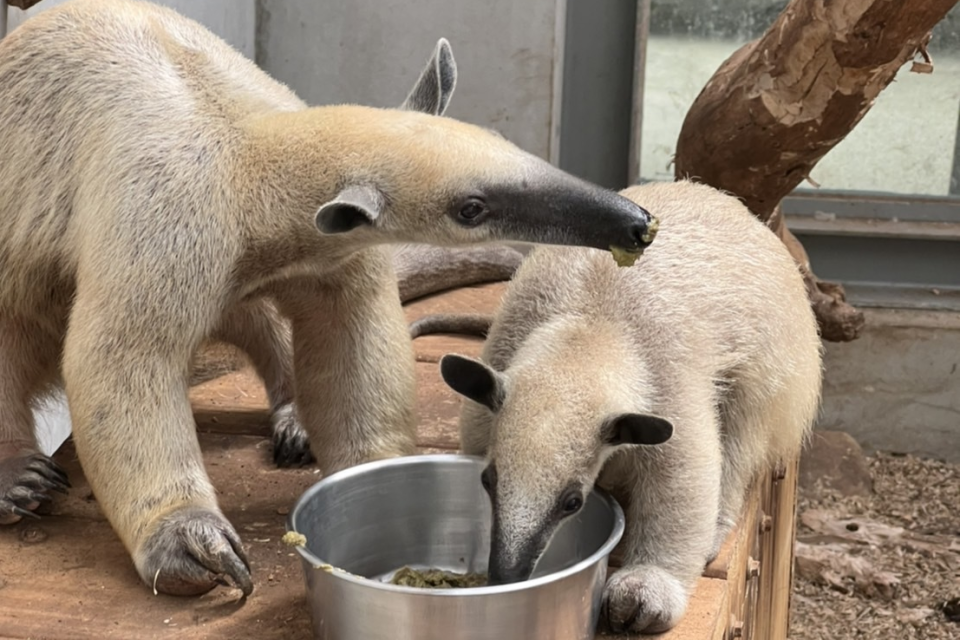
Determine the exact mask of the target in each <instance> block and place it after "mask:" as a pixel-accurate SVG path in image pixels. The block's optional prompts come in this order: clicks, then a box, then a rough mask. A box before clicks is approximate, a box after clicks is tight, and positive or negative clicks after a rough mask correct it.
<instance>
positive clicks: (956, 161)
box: [950, 109, 960, 196]
mask: <svg viewBox="0 0 960 640" xmlns="http://www.w3.org/2000/svg"><path fill="white" fill-rule="evenodd" d="M953 145H954V146H953V171H951V172H950V195H952V196H960V109H958V110H957V135H956V137H955V138H954V139H953Z"/></svg>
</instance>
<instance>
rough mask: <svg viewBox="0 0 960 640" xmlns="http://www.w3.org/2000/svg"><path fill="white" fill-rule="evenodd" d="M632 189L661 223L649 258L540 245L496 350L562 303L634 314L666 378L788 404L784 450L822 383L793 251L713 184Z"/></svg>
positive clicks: (572, 310)
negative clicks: (626, 263)
mask: <svg viewBox="0 0 960 640" xmlns="http://www.w3.org/2000/svg"><path fill="white" fill-rule="evenodd" d="M622 193H623V194H624V195H626V196H627V197H628V198H630V199H631V200H634V201H635V202H637V203H639V204H640V205H641V206H643V207H644V208H646V209H647V210H649V211H650V212H651V213H653V214H654V215H655V216H657V217H658V218H659V220H660V223H661V224H660V231H659V233H658V235H657V238H656V240H655V241H654V242H653V244H652V245H651V246H650V248H649V249H647V250H646V252H645V253H644V255H643V257H641V258H640V260H639V261H638V262H637V263H636V264H635V265H634V266H633V267H630V268H619V267H617V266H616V264H615V263H614V261H613V259H612V258H611V257H610V254H609V253H605V252H601V251H594V250H587V249H579V248H554V247H543V248H538V249H536V250H535V251H534V252H532V253H531V255H530V256H529V257H528V259H527V260H526V261H525V262H524V264H523V265H522V266H521V268H520V270H519V272H518V273H517V275H516V276H515V278H514V282H513V283H512V285H511V287H510V290H509V293H508V294H507V296H506V297H505V298H504V303H503V307H502V308H503V311H502V313H501V315H500V317H498V319H497V323H496V325H495V326H494V327H493V328H492V330H491V339H490V341H489V342H494V343H496V345H497V346H490V349H491V351H496V352H499V353H500V354H501V355H500V356H499V357H500V358H501V359H502V358H505V357H506V358H508V357H509V356H508V355H507V354H508V353H510V352H512V351H513V350H514V349H515V348H516V346H517V345H518V344H519V342H520V341H521V340H522V339H523V337H524V336H525V335H526V334H527V333H528V332H529V331H530V330H531V329H532V328H533V327H534V326H536V325H538V324H542V323H543V322H545V321H547V320H549V319H550V318H551V317H555V316H557V315H561V314H567V315H570V314H573V315H582V316H584V317H587V318H589V317H590V316H599V317H602V318H606V319H609V318H614V319H619V320H625V321H626V324H627V326H629V327H630V332H631V334H632V342H633V345H634V348H635V349H636V350H637V351H638V352H639V353H640V354H642V358H643V360H644V361H645V362H647V363H648V364H649V365H650V366H651V369H652V370H653V371H654V374H655V375H656V376H658V378H659V382H660V383H662V388H667V389H669V388H671V387H672V388H674V389H676V385H684V384H688V383H690V384H693V383H695V381H698V380H699V381H704V382H710V381H715V382H716V383H719V384H720V386H721V387H723V388H727V392H728V400H729V402H730V403H732V404H731V407H732V409H733V410H737V409H738V408H739V407H741V406H743V405H745V404H750V403H753V404H754V405H760V404H761V403H770V406H776V407H778V409H777V411H778V412H779V413H780V415H776V416H773V415H771V416H768V418H769V422H771V424H767V425H766V426H765V427H764V430H765V431H767V433H768V435H769V440H768V441H767V442H766V444H765V447H764V448H768V450H769V453H770V454H771V455H774V456H777V455H782V454H783V453H786V452H787V451H789V450H790V449H792V448H793V447H795V446H796V444H797V443H798V442H799V433H800V432H802V431H804V430H805V429H807V428H808V427H809V426H810V424H811V422H812V420H813V417H814V415H815V413H816V410H817V405H818V402H819V389H820V351H819V350H820V339H819V336H818V332H817V327H816V321H815V318H814V316H813V314H812V312H811V309H810V305H809V302H808V299H807V295H806V291H805V288H804V285H803V281H802V278H801V275H800V273H799V270H798V268H797V266H796V264H795V262H794V260H793V259H792V258H791V256H790V255H789V253H788V252H787V251H786V249H785V247H784V246H783V244H782V243H781V241H780V240H779V239H778V238H777V237H776V236H775V235H774V234H773V233H772V232H771V231H770V230H769V229H767V228H766V227H765V225H763V224H762V223H761V222H759V221H758V220H757V219H756V218H754V217H753V216H752V215H751V214H750V212H749V211H748V210H747V209H746V208H745V207H744V206H743V205H742V204H741V203H740V202H739V201H737V200H736V199H734V198H732V197H730V196H727V195H725V194H722V193H721V192H718V191H716V190H714V189H712V188H710V187H707V186H704V185H699V184H695V183H690V182H674V183H658V184H649V185H643V186H637V187H632V188H630V189H627V190H625V191H624V192H622ZM491 355H493V354H492V353H491ZM497 359H498V358H497V356H494V358H493V364H494V365H495V366H497V364H498V363H497V362H496V360H497ZM668 393H669V391H668ZM678 395H679V394H678Z"/></svg>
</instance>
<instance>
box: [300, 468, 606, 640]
mask: <svg viewBox="0 0 960 640" xmlns="http://www.w3.org/2000/svg"><path fill="white" fill-rule="evenodd" d="M484 466H485V463H484V461H483V460H482V459H481V458H476V457H473V456H462V455H417V456H409V457H404V458H392V459H389V460H382V461H377V462H371V463H368V464H363V465H358V466H356V467H352V468H350V469H346V470H344V471H341V472H339V473H336V474H334V475H331V476H330V477H328V478H324V479H323V480H321V481H320V482H318V483H317V484H315V485H314V486H312V487H311V488H310V489H308V490H307V491H306V492H305V493H304V494H303V495H302V496H301V497H300V499H299V500H298V501H297V503H296V505H295V506H294V508H293V510H292V511H291V513H290V516H289V519H288V522H287V528H288V529H289V530H290V531H295V532H297V533H300V534H302V535H304V536H305V537H306V539H307V542H306V546H305V547H303V546H298V547H296V549H297V551H298V552H299V553H300V558H301V560H302V561H303V569H304V573H305V576H306V589H307V601H308V603H309V606H310V613H311V616H312V619H313V628H314V633H315V636H316V637H317V638H318V639H322V640H380V639H383V640H584V639H589V638H593V637H594V631H595V629H596V624H597V619H598V616H599V613H600V599H601V595H602V593H603V586H604V583H605V582H606V577H607V561H608V558H609V555H610V552H611V551H613V548H614V547H615V546H616V545H617V543H618V542H619V541H620V538H621V536H622V535H623V529H624V519H623V511H622V510H621V509H620V506H619V505H618V504H617V503H616V501H615V500H613V499H612V498H611V497H610V496H609V495H607V494H606V493H604V492H602V491H599V490H597V491H594V492H593V493H592V494H591V495H590V496H589V497H588V498H587V501H586V504H585V505H584V507H583V509H582V510H581V511H580V513H579V514H577V515H576V516H574V517H571V518H570V519H568V520H566V521H565V522H564V523H563V524H562V525H561V526H560V528H559V529H558V530H557V533H556V534H555V536H554V537H553V539H552V540H551V542H550V544H549V546H548V547H547V549H546V551H545V553H544V555H543V556H542V557H541V559H540V561H539V562H538V564H537V567H536V570H535V571H534V574H533V576H531V578H530V579H529V580H527V581H524V582H518V583H513V584H507V585H500V586H485V587H474V588H458V589H420V588H414V587H401V586H396V585H392V584H389V581H390V579H391V578H392V576H393V574H394V572H396V571H397V570H398V569H400V568H402V567H404V566H410V567H413V568H416V569H424V568H437V569H444V570H447V571H455V572H458V573H465V572H480V573H483V572H486V570H487V560H488V555H489V550H490V528H491V508H490V500H489V498H488V497H487V495H486V493H485V492H484V490H483V487H482V486H481V484H480V473H481V472H482V471H483V468H484Z"/></svg>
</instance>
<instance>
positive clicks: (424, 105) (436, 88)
mask: <svg viewBox="0 0 960 640" xmlns="http://www.w3.org/2000/svg"><path fill="white" fill-rule="evenodd" d="M456 85H457V63H456V61H455V60H454V59H453V49H451V48H450V43H449V42H447V39H446V38H440V40H438V41H437V46H436V48H434V50H433V55H432V56H430V60H429V61H428V62H427V66H426V67H424V68H423V71H421V72H420V77H419V78H418V79H417V83H416V84H415V85H413V89H411V90H410V93H409V94H407V99H406V100H404V101H403V104H402V105H400V108H401V109H404V110H406V111H422V112H423V113H429V114H430V115H434V116H442V115H443V113H444V112H445V111H446V110H447V105H448V104H449V103H450V96H452V95H453V89H454V87H456Z"/></svg>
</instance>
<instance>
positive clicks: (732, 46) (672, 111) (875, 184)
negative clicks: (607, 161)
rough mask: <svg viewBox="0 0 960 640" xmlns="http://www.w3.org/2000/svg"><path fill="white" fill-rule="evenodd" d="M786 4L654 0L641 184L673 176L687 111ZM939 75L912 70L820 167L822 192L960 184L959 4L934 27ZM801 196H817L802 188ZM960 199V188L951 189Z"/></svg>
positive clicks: (942, 188) (924, 190)
mask: <svg viewBox="0 0 960 640" xmlns="http://www.w3.org/2000/svg"><path fill="white" fill-rule="evenodd" d="M786 4H787V2H786V0H729V1H724V2H719V1H718V0H714V1H712V2H709V3H705V2H701V1H698V0H654V1H653V3H652V9H651V20H650V37H649V40H648V42H647V66H646V82H645V86H644V105H643V131H642V148H641V176H642V177H643V179H645V180H669V179H672V177H673V166H672V164H671V159H672V156H673V154H674V151H675V148H676V141H677V136H678V135H679V133H680V126H681V125H682V123H683V118H684V117H685V115H686V113H687V110H688V109H689V107H690V105H691V104H692V103H693V100H694V99H695V98H696V97H697V95H698V94H699V93H700V90H701V89H702V88H703V86H704V85H705V84H706V82H707V81H708V80H709V79H710V77H711V76H712V75H713V73H714V71H716V69H717V67H719V66H720V64H721V63H722V62H723V61H724V60H725V59H726V58H727V57H728V56H729V55H730V54H732V53H733V52H734V51H736V50H737V49H738V48H739V47H740V46H742V45H743V44H745V43H746V42H748V41H750V40H752V39H754V38H756V37H759V36H760V35H761V34H762V33H763V31H764V30H765V29H766V28H767V27H768V26H769V25H770V24H771V23H772V22H773V20H774V19H776V16H777V15H778V14H779V13H780V11H781V10H782V9H783V7H784V6H786ZM929 51H930V54H931V56H932V57H933V62H934V73H933V74H932V75H928V74H918V73H911V72H910V71H909V64H908V65H905V66H904V67H903V68H902V69H901V70H900V72H899V73H898V74H897V78H896V80H895V81H894V82H893V84H891V85H890V86H889V87H887V88H886V89H885V90H884V91H883V92H882V93H881V94H880V96H879V97H878V98H877V102H876V104H875V105H874V106H873V108H872V109H871V110H870V112H869V113H868V114H867V115H866V117H864V119H863V120H862V121H861V122H860V123H859V124H858V125H857V127H856V128H854V130H853V131H852V132H851V133H850V134H849V135H848V136H847V138H846V139H844V140H843V141H842V142H840V143H839V144H838V145H837V146H836V147H834V148H833V149H832V150H831V151H830V153H829V154H827V156H826V157H825V158H824V159H823V160H821V161H820V162H819V163H818V164H817V166H816V167H814V170H813V173H812V176H811V177H812V178H813V179H814V180H816V181H817V182H818V183H819V184H820V189H819V191H872V192H878V191H879V192H892V193H900V194H918V195H930V196H946V195H948V194H949V193H950V190H951V179H953V180H956V179H957V172H958V168H957V164H958V163H960V158H956V157H955V156H956V155H957V135H958V134H957V127H958V113H960V5H958V6H957V7H955V8H954V9H953V10H951V12H950V13H949V14H948V16H947V18H946V19H945V20H943V21H942V22H941V23H940V24H938V25H937V27H936V28H935V29H934V36H933V40H932V41H931V43H930V46H929ZM798 190H800V191H803V192H810V191H811V190H815V188H814V187H812V185H809V184H808V183H803V184H802V185H801V186H800V187H799V189H798ZM954 195H958V196H960V185H956V186H954Z"/></svg>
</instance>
